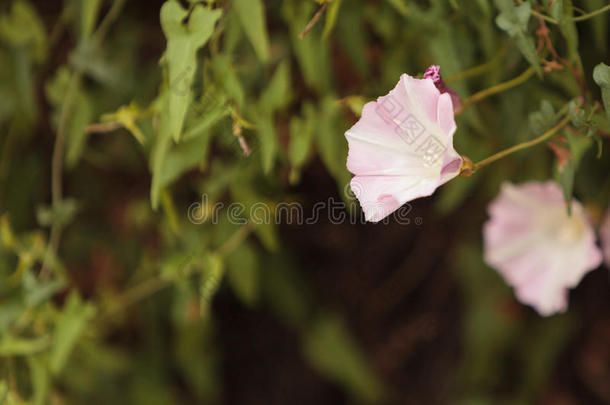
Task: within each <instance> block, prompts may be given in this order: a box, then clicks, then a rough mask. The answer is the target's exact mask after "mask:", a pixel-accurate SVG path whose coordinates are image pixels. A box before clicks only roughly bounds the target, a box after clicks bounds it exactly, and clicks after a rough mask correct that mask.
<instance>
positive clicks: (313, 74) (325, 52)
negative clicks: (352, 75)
mask: <svg viewBox="0 0 610 405" xmlns="http://www.w3.org/2000/svg"><path fill="white" fill-rule="evenodd" d="M313 9H314V4H313V2H293V1H287V2H284V3H283V6H282V11H283V15H284V18H285V20H286V21H287V22H288V24H289V26H290V40H291V41H292V48H293V51H294V54H295V56H296V59H297V61H298V63H299V67H300V69H301V72H302V74H303V77H304V79H305V83H306V84H307V85H308V86H311V87H313V88H314V89H316V90H317V91H319V92H326V91H327V90H328V89H329V88H330V87H331V72H330V66H331V65H332V64H331V61H330V56H329V42H328V41H323V40H322V37H321V34H320V32H319V30H316V27H314V28H313V29H312V30H311V31H309V32H308V33H307V35H305V37H304V38H303V39H300V38H299V34H300V33H301V31H302V30H303V27H305V26H306V25H307V23H308V22H309V20H310V18H311V15H312V13H313V12H314V11H313Z"/></svg>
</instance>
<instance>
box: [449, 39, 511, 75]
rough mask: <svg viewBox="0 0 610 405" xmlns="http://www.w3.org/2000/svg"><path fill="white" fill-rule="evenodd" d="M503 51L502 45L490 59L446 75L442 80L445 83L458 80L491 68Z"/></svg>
mask: <svg viewBox="0 0 610 405" xmlns="http://www.w3.org/2000/svg"><path fill="white" fill-rule="evenodd" d="M505 52H506V48H505V47H504V48H502V49H501V50H500V52H498V53H497V54H496V56H494V57H493V58H492V59H491V60H489V61H487V62H485V63H482V64H480V65H478V66H475V67H472V68H470V69H467V70H464V71H463V72H459V73H456V74H453V75H450V76H447V78H446V79H445V80H444V82H445V84H450V83H452V82H459V81H460V80H464V79H467V78H469V77H473V76H478V75H481V74H483V73H485V72H487V71H489V70H492V69H493V68H494V67H495V66H496V65H497V64H498V62H500V59H501V57H502V55H503V54H504V53H505Z"/></svg>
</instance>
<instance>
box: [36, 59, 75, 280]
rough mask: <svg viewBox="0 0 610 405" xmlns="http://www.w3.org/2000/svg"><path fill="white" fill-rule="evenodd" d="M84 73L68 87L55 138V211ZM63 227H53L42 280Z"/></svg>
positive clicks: (52, 179) (52, 193) (53, 254)
mask: <svg viewBox="0 0 610 405" xmlns="http://www.w3.org/2000/svg"><path fill="white" fill-rule="evenodd" d="M81 76H82V72H80V71H78V72H74V73H73V74H72V77H71V79H70V84H69V85H68V91H67V93H66V98H65V99H64V102H63V105H62V110H61V117H60V119H59V126H58V128H57V137H56V138H55V145H54V147H53V157H52V163H51V199H52V206H53V208H54V209H57V208H58V207H59V204H60V203H61V200H62V190H63V184H62V173H63V163H64V145H65V143H66V131H67V128H68V123H69V118H70V115H71V109H72V104H73V98H74V94H75V91H76V88H77V87H78V83H79V82H80V79H81ZM61 232H62V227H61V225H60V224H58V223H54V224H53V226H52V227H51V236H50V237H49V245H48V248H47V251H46V252H45V256H44V260H43V262H42V268H41V270H40V278H41V279H45V278H47V277H48V276H49V270H50V266H49V262H50V261H51V260H53V261H54V260H55V256H56V254H57V249H58V247H59V240H60V238H61Z"/></svg>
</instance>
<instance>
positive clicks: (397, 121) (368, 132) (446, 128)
mask: <svg viewBox="0 0 610 405" xmlns="http://www.w3.org/2000/svg"><path fill="white" fill-rule="evenodd" d="M455 129H456V126H455V121H454V119H453V105H452V102H451V96H450V95H449V94H447V93H445V94H441V92H440V91H439V90H438V89H437V88H436V87H435V85H434V82H433V81H432V79H415V78H413V77H411V76H408V75H406V74H403V75H402V76H401V77H400V80H399V81H398V84H397V85H396V87H394V89H393V90H391V91H390V93H389V94H387V95H385V96H383V97H379V98H378V99H377V101H373V102H370V103H367V104H366V105H365V106H364V108H363V109H362V117H361V118H360V120H359V121H358V122H357V123H356V124H355V125H354V126H353V127H351V128H350V129H349V130H348V131H347V132H346V133H345V137H346V138H347V142H348V144H349V153H348V156H347V169H348V170H349V171H350V172H352V173H353V174H354V175H355V177H354V178H353V179H352V181H351V183H350V186H351V188H352V191H353V192H354V194H355V195H356V197H357V198H358V200H359V201H360V205H361V206H362V210H363V211H364V214H365V217H366V219H367V221H372V222H378V221H380V220H381V219H383V218H385V217H386V216H388V215H390V214H391V213H392V212H394V211H395V210H397V209H398V208H400V206H401V205H403V204H405V203H406V202H407V201H411V200H414V199H416V198H419V197H425V196H429V195H431V194H432V193H433V192H434V190H436V188H437V187H438V186H440V185H441V184H444V183H445V182H447V181H449V180H451V179H452V178H454V177H455V176H457V175H458V174H459V172H460V167H461V165H462V159H461V158H460V156H459V155H458V154H457V153H456V152H455V150H454V149H453V134H454V132H455Z"/></svg>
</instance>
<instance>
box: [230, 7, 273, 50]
mask: <svg viewBox="0 0 610 405" xmlns="http://www.w3.org/2000/svg"><path fill="white" fill-rule="evenodd" d="M233 7H235V13H236V14H237V17H238V18H239V22H240V23H241V26H242V27H243V29H244V31H245V32H246V35H247V36H248V39H249V40H250V42H251V43H252V46H254V50H255V51H256V54H257V56H258V58H259V59H260V60H261V62H267V61H268V60H269V34H268V33H267V23H266V19H265V7H264V4H263V1H262V0H235V1H233Z"/></svg>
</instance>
